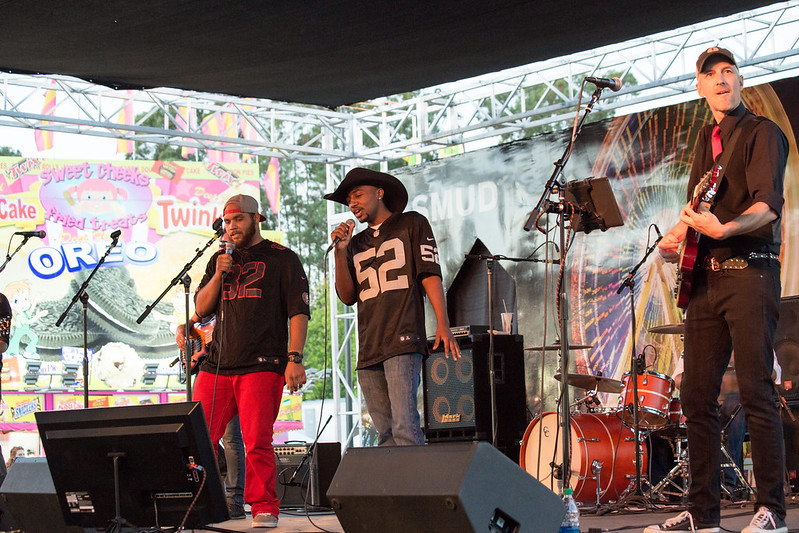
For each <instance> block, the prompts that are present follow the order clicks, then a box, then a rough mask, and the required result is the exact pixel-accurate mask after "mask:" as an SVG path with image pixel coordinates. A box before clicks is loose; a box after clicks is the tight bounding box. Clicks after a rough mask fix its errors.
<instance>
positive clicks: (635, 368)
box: [616, 237, 663, 504]
mask: <svg viewBox="0 0 799 533" xmlns="http://www.w3.org/2000/svg"><path fill="white" fill-rule="evenodd" d="M662 238H663V237H658V238H657V239H655V242H654V243H652V246H650V247H649V248H647V250H646V253H644V256H643V257H642V258H641V260H640V261H639V262H638V264H637V265H635V266H634V267H633V269H632V270H631V271H630V273H629V274H627V277H626V278H624V280H623V281H622V282H621V285H620V286H619V288H618V290H617V291H616V294H621V291H623V290H624V288H625V287H627V288H629V289H630V322H631V327H632V329H631V334H630V337H631V342H630V344H631V345H632V354H631V356H630V381H631V382H632V385H633V435H634V437H633V439H634V441H633V442H634V443H635V480H634V481H633V483H634V484H635V486H634V487H633V490H630V489H629V487H628V488H627V490H626V491H625V493H626V494H624V495H623V496H622V497H621V498H620V499H619V502H618V504H622V503H624V501H625V500H629V499H630V498H633V497H639V498H642V499H643V500H644V501H645V503H647V504H649V503H651V502H650V501H649V499H648V498H647V496H646V495H645V494H644V492H643V490H642V487H641V439H640V430H639V426H640V420H639V409H638V403H639V402H640V400H639V398H638V376H639V374H642V373H643V367H644V366H646V362H645V361H642V362H641V364H638V360H639V359H638V356H637V354H636V348H635V336H636V329H635V328H636V325H635V274H636V272H638V269H639V268H641V266H642V265H643V264H644V263H646V260H647V258H648V257H649V256H650V255H651V254H652V252H654V251H655V248H656V247H657V245H658V243H659V242H660V240H661V239H662ZM622 408H623V409H626V408H627V406H623V407H622Z"/></svg>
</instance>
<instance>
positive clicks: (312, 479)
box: [274, 442, 341, 509]
mask: <svg viewBox="0 0 799 533" xmlns="http://www.w3.org/2000/svg"><path fill="white" fill-rule="evenodd" d="M310 446H311V445H310V444H280V445H275V447H274V448H275V457H276V459H277V479H276V480H275V490H276V492H277V497H278V499H279V500H280V508H281V509H286V508H298V507H305V506H306V504H307V505H308V506H311V507H327V508H329V507H330V501H329V500H328V499H327V489H328V487H330V482H331V480H332V479H333V475H334V474H335V473H336V469H337V468H338V465H339V462H340V461H341V443H339V442H318V443H317V444H316V447H315V449H314V452H313V454H312V455H307V453H308V448H310ZM295 472H296V474H295ZM292 478H293V480H292ZM306 499H307V501H306Z"/></svg>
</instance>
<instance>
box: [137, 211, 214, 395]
mask: <svg viewBox="0 0 799 533" xmlns="http://www.w3.org/2000/svg"><path fill="white" fill-rule="evenodd" d="M217 222H218V224H217ZM221 222H222V220H221V219H217V220H216V221H215V222H214V229H215V230H216V231H215V233H214V235H213V237H211V238H210V239H208V242H207V243H205V246H203V247H202V248H197V249H196V250H195V252H196V253H195V255H194V257H193V258H192V259H191V261H189V262H188V263H186V264H185V265H183V268H182V269H181V270H180V272H178V274H177V275H176V276H175V277H174V278H172V281H170V282H169V284H167V286H166V287H165V288H164V290H163V292H161V294H159V295H158V298H156V299H155V300H154V301H153V303H151V304H150V305H148V306H146V307H145V308H144V312H143V313H142V314H141V315H140V316H139V318H137V319H136V323H137V324H141V323H142V321H143V320H144V319H145V318H147V315H149V314H150V313H151V312H152V310H153V309H155V306H156V305H158V303H159V302H160V301H161V300H163V299H164V296H166V295H167V293H168V292H169V291H170V290H172V287H174V286H175V285H177V284H178V283H183V286H184V288H185V293H186V322H185V324H186V325H185V327H186V329H185V337H186V344H185V346H184V348H183V352H184V353H183V357H182V359H183V361H182V362H181V364H182V365H183V370H184V371H185V372H186V401H187V402H190V401H191V339H190V335H189V334H190V332H191V325H190V324H189V321H190V318H191V315H190V314H189V285H190V284H191V278H190V277H189V275H188V272H189V270H191V267H192V265H194V263H196V262H197V260H198V259H199V258H200V257H202V255H203V254H204V253H205V251H206V250H207V249H208V248H210V247H211V245H212V244H213V243H214V241H215V240H217V239H218V238H219V237H221V236H222V234H223V233H224V232H225V231H224V229H223V227H222V223H221Z"/></svg>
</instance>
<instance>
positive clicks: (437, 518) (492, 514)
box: [327, 442, 566, 533]
mask: <svg viewBox="0 0 799 533" xmlns="http://www.w3.org/2000/svg"><path fill="white" fill-rule="evenodd" d="M327 495H328V497H329V498H330V502H331V504H332V505H333V510H334V511H335V512H336V516H337V517H338V519H339V522H340V523H341V526H342V527H343V528H344V531H345V532H346V533H358V532H374V531H380V532H381V533H393V532H396V533H408V532H415V531H419V532H422V531H435V532H437V533H446V532H452V533H465V532H470V531H472V532H484V531H491V532H492V533H500V532H501V533H525V532H536V533H537V532H540V533H552V532H553V531H557V530H558V527H559V526H560V522H561V520H562V519H563V516H564V515H565V514H566V509H565V506H564V505H563V502H561V500H560V498H559V497H558V496H557V495H556V494H555V493H554V492H552V491H550V490H549V489H547V488H546V487H544V486H543V485H542V484H541V483H539V482H538V480H536V479H534V478H533V477H532V476H531V475H530V474H528V473H527V472H525V471H524V470H522V469H521V468H519V466H518V465H516V464H514V463H513V461H511V460H510V459H508V458H507V457H505V456H504V455H503V454H502V453H500V452H499V451H498V450H497V449H495V448H494V447H493V446H491V445H490V444H488V443H486V442H452V443H439V444H429V445H427V446H385V447H380V448H350V449H348V450H347V452H346V453H345V454H344V457H343V458H342V460H341V465H340V466H339V469H338V471H337V472H336V475H335V477H334V478H333V482H332V483H331V485H330V490H329V491H328V493H327Z"/></svg>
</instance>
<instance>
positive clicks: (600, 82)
mask: <svg viewBox="0 0 799 533" xmlns="http://www.w3.org/2000/svg"><path fill="white" fill-rule="evenodd" d="M585 81H587V82H588V83H593V84H594V85H596V86H597V88H599V89H610V90H611V91H613V92H616V91H618V90H619V89H621V79H619V78H594V77H591V76H589V77H586V78H585Z"/></svg>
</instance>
